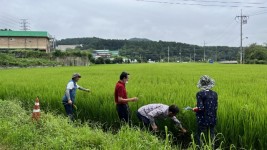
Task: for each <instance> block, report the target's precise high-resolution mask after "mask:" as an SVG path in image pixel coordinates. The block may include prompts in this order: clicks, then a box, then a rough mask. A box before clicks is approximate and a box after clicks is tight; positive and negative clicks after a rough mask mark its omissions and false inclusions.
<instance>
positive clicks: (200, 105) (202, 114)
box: [193, 75, 218, 146]
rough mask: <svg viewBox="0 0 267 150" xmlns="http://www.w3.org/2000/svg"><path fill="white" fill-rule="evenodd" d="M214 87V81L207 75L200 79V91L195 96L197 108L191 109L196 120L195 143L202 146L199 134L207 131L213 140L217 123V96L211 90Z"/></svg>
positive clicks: (198, 85)
mask: <svg viewBox="0 0 267 150" xmlns="http://www.w3.org/2000/svg"><path fill="white" fill-rule="evenodd" d="M214 86H215V81H214V80H213V79H212V78H210V77H209V76H207V75H204V76H202V77H200V80H199V81H198V84H197V87H198V88H200V91H199V92H197V94H196V99H197V106H196V107H195V108H193V111H194V112H196V118H197V142H198V145H200V146H201V145H202V142H201V139H200V136H201V133H202V132H203V133H204V132H205V131H207V132H208V133H210V137H211V139H212V140H213V139H214V137H215V135H214V128H215V125H216V122H217V109H218V95H217V93H216V92H215V91H213V90H211V88H213V87H214Z"/></svg>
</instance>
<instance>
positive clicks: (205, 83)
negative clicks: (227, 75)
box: [197, 75, 215, 90]
mask: <svg viewBox="0 0 267 150" xmlns="http://www.w3.org/2000/svg"><path fill="white" fill-rule="evenodd" d="M214 86H215V81H214V79H212V78H211V77H209V76H208V75H203V76H201V77H200V79H199V81H198V83H197V87H198V88H200V89H203V90H209V89H211V88H213V87H214Z"/></svg>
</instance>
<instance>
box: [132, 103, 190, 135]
mask: <svg viewBox="0 0 267 150" xmlns="http://www.w3.org/2000/svg"><path fill="white" fill-rule="evenodd" d="M178 113H179V109H178V107H177V106H176V105H170V106H168V105H164V104H148V105H145V106H142V107H141V108H139V109H138V111H137V117H138V118H139V120H140V121H142V122H143V123H144V125H145V126H146V127H149V125H151V127H152V129H153V131H157V130H158V126H157V125H156V123H155V119H156V118H167V117H170V118H171V119H172V120H173V121H174V122H175V124H176V125H177V126H178V127H179V128H180V129H181V131H182V132H183V133H185V132H186V130H185V129H184V128H183V127H182V124H181V122H180V121H179V120H178V119H177V118H176V117H175V116H176V115H177V114H178Z"/></svg>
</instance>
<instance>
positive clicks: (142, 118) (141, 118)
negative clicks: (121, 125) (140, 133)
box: [136, 111, 150, 128]
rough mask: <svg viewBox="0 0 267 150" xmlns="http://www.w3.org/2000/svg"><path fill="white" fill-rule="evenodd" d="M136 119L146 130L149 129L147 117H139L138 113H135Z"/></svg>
mask: <svg viewBox="0 0 267 150" xmlns="http://www.w3.org/2000/svg"><path fill="white" fill-rule="evenodd" d="M136 115H137V118H138V119H139V120H140V121H141V122H142V123H143V124H144V125H145V126H146V128H149V127H150V121H149V119H148V118H147V117H145V116H143V115H141V114H140V113H139V112H138V111H137V112H136Z"/></svg>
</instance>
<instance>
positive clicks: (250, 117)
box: [0, 63, 267, 149]
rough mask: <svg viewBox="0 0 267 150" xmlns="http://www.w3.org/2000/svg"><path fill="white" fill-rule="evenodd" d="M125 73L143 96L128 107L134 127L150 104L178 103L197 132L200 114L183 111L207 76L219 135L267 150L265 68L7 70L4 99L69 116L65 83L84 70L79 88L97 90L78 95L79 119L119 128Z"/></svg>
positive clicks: (131, 90)
mask: <svg viewBox="0 0 267 150" xmlns="http://www.w3.org/2000/svg"><path fill="white" fill-rule="evenodd" d="M122 71H128V72H129V73H130V80H129V84H127V85H126V88H127V92H128V97H134V96H138V97H139V100H138V102H136V103H129V105H130V108H131V112H132V120H133V124H134V125H137V124H139V121H138V119H137V117H136V115H135V113H136V111H137V109H138V108H139V107H141V106H143V105H146V104H149V103H164V104H176V105H178V107H179V108H180V109H181V112H180V114H179V115H177V117H178V119H179V120H180V121H182V123H183V126H184V127H185V128H186V129H187V130H188V131H189V132H195V131H196V119H195V114H194V113H193V112H185V111H182V109H183V107H186V106H192V107H193V106H195V105H196V97H195V95H196V92H197V91H198V90H199V89H197V87H196V83H197V81H198V79H199V77H200V76H201V75H204V74H207V75H209V76H211V77H212V78H214V79H215V81H216V86H215V87H214V90H215V91H216V92H217V93H218V96H219V107H218V114H217V116H218V123H217V126H216V131H217V133H222V134H223V135H224V138H225V145H227V147H230V145H231V144H234V145H235V146H236V148H237V149H240V148H246V149H249V148H255V149H264V148H265V147H267V145H266V144H267V143H266V142H265V141H267V136H266V134H265V131H267V126H266V117H265V116H267V112H266V109H267V108H266V107H267V105H266V102H267V95H266V92H267V87H266V85H265V82H266V80H267V76H266V73H267V66H265V65H223V64H195V63H194V64H193V63H192V64H191V63H187V64H175V63H168V64H167V63H164V64H161V63H158V64H123V65H117V64H114V65H95V66H89V67H53V68H18V69H2V70H0V75H1V78H0V85H1V87H2V88H1V90H0V98H1V99H18V100H21V101H22V105H23V106H24V108H26V109H27V110H29V111H32V108H33V105H34V99H35V97H36V96H39V98H40V106H41V111H43V112H47V111H52V112H54V113H56V114H61V115H64V114H65V110H64V107H63V105H62V104H61V100H62V96H63V94H64V90H65V87H66V84H67V82H68V81H69V80H70V77H71V75H72V74H73V73H74V72H79V73H80V74H81V75H82V78H81V80H80V81H79V82H78V84H79V85H81V86H83V87H87V88H89V89H91V90H92V92H91V93H89V94H88V93H84V92H80V91H78V92H77V96H76V99H77V101H76V102H77V103H76V105H77V107H78V110H77V117H78V119H81V120H82V121H83V122H86V121H88V120H92V121H97V122H101V123H103V124H105V125H106V126H107V127H110V126H118V127H119V119H118V116H117V112H116V109H115V104H114V88H115V84H116V82H117V81H118V80H119V75H120V73H121V72H122ZM161 122H162V123H161ZM161 122H159V124H160V125H159V126H161V127H162V128H161V130H163V131H164V124H166V122H165V121H164V120H163V121H161ZM168 127H170V126H169V125H168ZM178 139H180V138H178ZM188 142H190V141H188Z"/></svg>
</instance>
